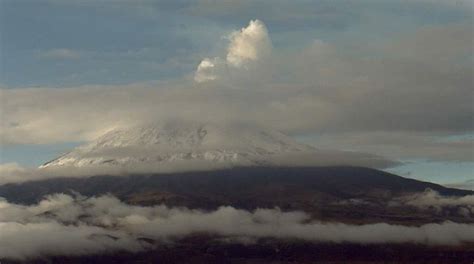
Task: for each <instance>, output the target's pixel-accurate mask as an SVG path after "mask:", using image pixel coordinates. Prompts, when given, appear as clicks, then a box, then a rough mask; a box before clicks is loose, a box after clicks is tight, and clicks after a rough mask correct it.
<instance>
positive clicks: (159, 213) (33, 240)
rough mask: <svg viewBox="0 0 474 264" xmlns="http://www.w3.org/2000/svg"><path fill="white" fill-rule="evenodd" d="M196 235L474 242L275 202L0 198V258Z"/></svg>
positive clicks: (463, 231)
mask: <svg viewBox="0 0 474 264" xmlns="http://www.w3.org/2000/svg"><path fill="white" fill-rule="evenodd" d="M193 233H207V234H213V235H216V236H218V237H224V238H236V239H239V238H247V240H246V241H249V240H248V239H250V240H257V239H259V238H266V237H271V238H278V239H293V238H297V239H304V240H308V241H319V242H333V243H341V242H351V243H419V244H428V245H458V244H462V243H472V242H474V225H472V224H460V223H452V222H446V223H442V224H426V225H422V226H419V227H415V226H401V225H389V224H385V223H378V224H367V225H349V224H343V223H320V222H316V221H313V220H311V218H310V216H309V215H308V214H306V213H304V212H298V211H296V212H282V211H281V210H280V209H278V208H276V209H257V210H255V211H252V212H251V211H245V210H240V209H236V208H233V207H229V206H224V207H220V208H219V209H217V210H215V211H201V210H190V209H186V208H169V207H166V206H163V205H159V206H153V207H142V206H132V205H127V204H124V203H122V202H120V201H119V200H118V199H117V198H115V197H112V196H101V197H92V198H85V197H82V196H78V197H71V196H68V195H64V194H56V195H51V196H48V197H46V198H45V199H44V200H42V201H41V202H39V203H38V204H36V205H31V206H24V205H18V204H12V203H9V202H7V201H5V200H0V237H1V239H0V259H4V258H10V259H27V258H34V257H38V256H44V255H84V254H94V253H102V252H104V251H114V250H126V251H140V250H146V249H149V248H152V247H153V243H162V241H167V240H170V239H174V238H178V239H179V238H182V237H184V236H187V235H190V234H193ZM143 238H148V239H151V240H152V241H153V240H154V241H155V242H146V240H144V239H143ZM237 241H238V240H237Z"/></svg>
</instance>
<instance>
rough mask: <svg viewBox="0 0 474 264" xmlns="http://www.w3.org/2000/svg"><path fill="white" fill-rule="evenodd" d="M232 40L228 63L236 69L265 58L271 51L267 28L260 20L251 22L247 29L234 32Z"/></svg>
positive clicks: (227, 58)
mask: <svg viewBox="0 0 474 264" xmlns="http://www.w3.org/2000/svg"><path fill="white" fill-rule="evenodd" d="M230 40H231V42H230V44H229V48H228V53H227V57H226V61H227V63H228V64H229V65H232V66H234V67H242V66H244V65H245V64H246V63H249V62H252V61H257V60H259V59H262V58H265V57H267V56H268V55H269V54H270V51H271V46H272V45H271V41H270V37H269V36H268V31H267V28H266V27H265V25H264V24H263V23H262V21H260V20H251V21H250V23H249V25H248V26H247V27H246V28H242V29H241V30H240V31H236V32H233V33H232V35H231V36H230Z"/></svg>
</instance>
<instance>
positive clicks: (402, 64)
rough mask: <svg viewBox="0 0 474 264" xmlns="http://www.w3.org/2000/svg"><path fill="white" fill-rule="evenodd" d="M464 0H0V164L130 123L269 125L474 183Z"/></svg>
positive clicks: (469, 16) (469, 14)
mask: <svg viewBox="0 0 474 264" xmlns="http://www.w3.org/2000/svg"><path fill="white" fill-rule="evenodd" d="M473 7H474V4H473V1H471V0H459V1H456V0H452V1H447V0H446V1H443V0H413V1H402V0H381V1H374V0H371V1H369V0H358V1H355V0H353V1H351V0H336V1H316V0H315V1H308V0H302V1H270V0H268V1H264V0H261V1H212V0H202V1H170V0H168V1H163V0H157V1H152V0H136V1H132V0H117V1H115V0H98V1H89V0H82V1H68V0H65V1H61V0H37V1H32V0H17V1H13V0H1V1H0V60H1V61H0V96H1V97H0V121H1V123H0V164H6V163H17V164H18V165H19V166H23V167H34V166H38V165H40V164H42V163H44V162H46V161H48V160H50V159H52V158H54V157H56V156H58V155H59V154H61V153H64V152H66V151H68V150H69V149H70V148H72V147H74V146H77V145H79V144H81V143H83V142H87V141H89V140H92V139H94V138H96V137H97V136H99V135H101V134H103V133H104V132H106V131H108V130H110V129H111V128H114V127H117V126H122V125H127V124H129V123H132V122H134V121H136V120H143V121H146V120H157V119H158V120H159V119H169V118H184V119H186V118H188V119H193V120H195V119H202V120H203V121H209V120H227V121H228V120H232V121H242V120H245V121H247V122H251V123H256V124H259V125H266V126H269V127H272V128H275V129H277V130H280V131H282V132H284V133H286V134H289V135H290V136H292V137H294V138H296V139H298V140H300V141H302V142H305V143H308V144H311V145H313V146H316V147H319V148H330V149H339V150H350V151H358V152H365V153H372V154H376V155H380V156H384V157H387V158H389V159H392V160H396V161H400V162H403V165H401V166H397V167H394V168H390V171H392V172H395V173H398V174H400V175H402V176H406V177H413V178H417V179H422V180H427V181H434V182H438V183H442V184H462V183H463V182H468V181H469V180H472V179H474V141H473V135H474V134H473V129H474V119H473V118H474V115H473V114H474V106H473V100H474V94H473V86H474V85H473V78H472V76H473V70H474V68H473V67H474V65H473V59H474V58H473V48H472V47H473V36H474V35H473V23H474V20H473V19H474V18H473V13H474V11H473V10H474V9H473Z"/></svg>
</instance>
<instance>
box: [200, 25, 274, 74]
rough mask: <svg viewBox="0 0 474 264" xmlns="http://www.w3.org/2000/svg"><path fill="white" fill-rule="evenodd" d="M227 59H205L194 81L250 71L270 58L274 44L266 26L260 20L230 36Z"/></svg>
mask: <svg viewBox="0 0 474 264" xmlns="http://www.w3.org/2000/svg"><path fill="white" fill-rule="evenodd" d="M229 41H230V43H229V45H228V47H227V55H226V57H225V59H222V58H220V57H215V58H213V59H210V58H205V59H203V60H202V61H201V63H200V64H199V65H198V67H197V69H196V72H195V75H194V80H195V81H196V82H198V83H201V82H206V81H213V80H217V79H219V78H223V77H224V75H225V74H230V75H232V74H233V71H239V70H249V68H250V67H251V65H252V64H255V63H257V62H258V61H262V60H265V59H266V58H268V57H269V55H270V53H271V50H272V44H271V40H270V37H269V35H268V30H267V28H266V26H265V25H264V24H263V22H262V21H260V20H251V21H250V23H249V25H248V26H247V27H245V28H242V29H241V30H239V31H235V32H233V33H231V34H230V37H229Z"/></svg>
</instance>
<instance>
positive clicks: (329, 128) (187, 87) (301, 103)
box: [0, 24, 474, 161]
mask: <svg viewBox="0 0 474 264" xmlns="http://www.w3.org/2000/svg"><path fill="white" fill-rule="evenodd" d="M270 32H271V31H270ZM418 33H420V34H421V35H423V38H420V37H417V36H418ZM465 34H466V29H465V26H463V25H458V24H454V25H448V26H440V27H430V28H421V29H419V30H418V31H416V32H414V33H413V34H406V35H400V36H397V37H396V38H395V37H394V38H395V39H394V40H393V41H392V42H390V43H389V44H387V45H385V46H383V47H382V48H378V51H380V52H381V53H380V54H378V56H376V57H375V58H361V57H354V56H350V55H347V52H344V51H341V50H339V49H338V48H336V47H334V46H333V45H331V43H326V42H323V41H321V40H314V41H313V42H312V43H310V45H308V46H307V47H306V48H304V49H302V50H300V51H292V52H282V51H278V50H273V52H272V55H271V56H270V57H269V58H268V59H266V60H264V61H262V62H261V63H259V64H258V65H255V67H254V68H252V69H251V70H250V71H247V73H245V72H241V71H240V72H239V71H232V69H230V74H228V75H227V76H228V77H227V78H224V79H223V80H221V81H219V80H215V81H210V82H206V83H205V84H203V83H200V84H195V83H194V82H193V81H192V76H186V77H184V78H183V79H180V80H177V81H174V82H168V83H148V84H146V83H145V84H130V85H123V86H115V87H114V86H82V87H76V88H69V89H51V88H24V89H14V90H8V89H2V90H0V96H1V100H2V108H1V111H2V113H1V117H2V118H1V124H0V141H1V144H18V143H26V144H28V143H34V144H43V143H54V142H64V141H88V140H91V139H94V138H96V137H97V136H99V135H101V134H103V133H104V132H106V131H108V130H110V129H112V128H115V127H118V126H124V125H130V124H132V123H134V122H136V121H150V120H151V121H159V120H165V119H173V118H180V119H189V120H200V121H203V122H206V121H214V122H248V123H253V124H258V125H262V126H268V127H270V128H273V129H276V130H280V131H282V132H284V133H287V134H292V135H330V136H331V137H332V138H334V139H337V140H333V142H335V145H337V142H339V140H341V142H345V143H346V144H344V145H345V146H344V149H357V150H359V151H370V150H371V149H378V150H377V151H376V152H375V153H377V154H379V155H386V154H387V153H389V154H390V153H394V152H393V151H392V150H394V149H395V152H396V153H397V154H396V155H395V154H392V157H393V156H396V157H395V158H400V157H403V158H405V157H416V158H425V159H433V160H450V161H451V160H461V161H465V160H472V157H473V156H472V152H471V151H470V149H472V148H471V147H470V146H471V145H472V140H463V141H459V142H454V141H453V142H441V141H440V140H438V138H439V137H443V136H448V135H459V134H466V133H471V132H472V131H473V124H474V122H473V116H474V108H473V107H472V89H471V88H472V87H473V83H472V77H471V73H472V63H470V62H468V61H467V62H466V61H464V62H463V63H461V61H459V58H463V57H464V58H466V57H468V56H469V51H470V49H471V48H470V47H471V46H470V41H469V40H468V39H467V38H466V37H465ZM448 39H452V41H448ZM449 43H450V44H449ZM445 44H449V45H445ZM420 46H423V47H424V48H423V51H424V52H420V53H418V52H417V53H413V51H416V50H418V49H420V48H419V47H420ZM417 54H420V55H417ZM436 54H440V55H442V56H436ZM226 70H228V69H226ZM211 79H212V78H211ZM99 113H100V114H99ZM364 134H365V135H371V136H366V137H365V138H364V139H363V140H365V144H364V145H365V146H367V147H366V148H363V147H361V146H362V144H360V142H358V141H357V140H359V139H360V138H361V135H364ZM372 135H379V136H376V137H372ZM381 138H384V139H383V140H381ZM386 139H389V141H390V142H395V141H398V143H396V144H395V143H394V144H386V143H384V141H385V142H386ZM405 140H407V141H405ZM336 141H337V142H336ZM413 143H415V144H413ZM323 144H324V142H323ZM397 144H400V146H401V147H399V148H398V149H397ZM340 145H343V144H339V146H340ZM386 146H388V148H384V147H386ZM325 147H327V146H325ZM329 147H330V148H332V146H329ZM389 150H390V151H389ZM443 153H446V154H443ZM405 155H406V156H405Z"/></svg>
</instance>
